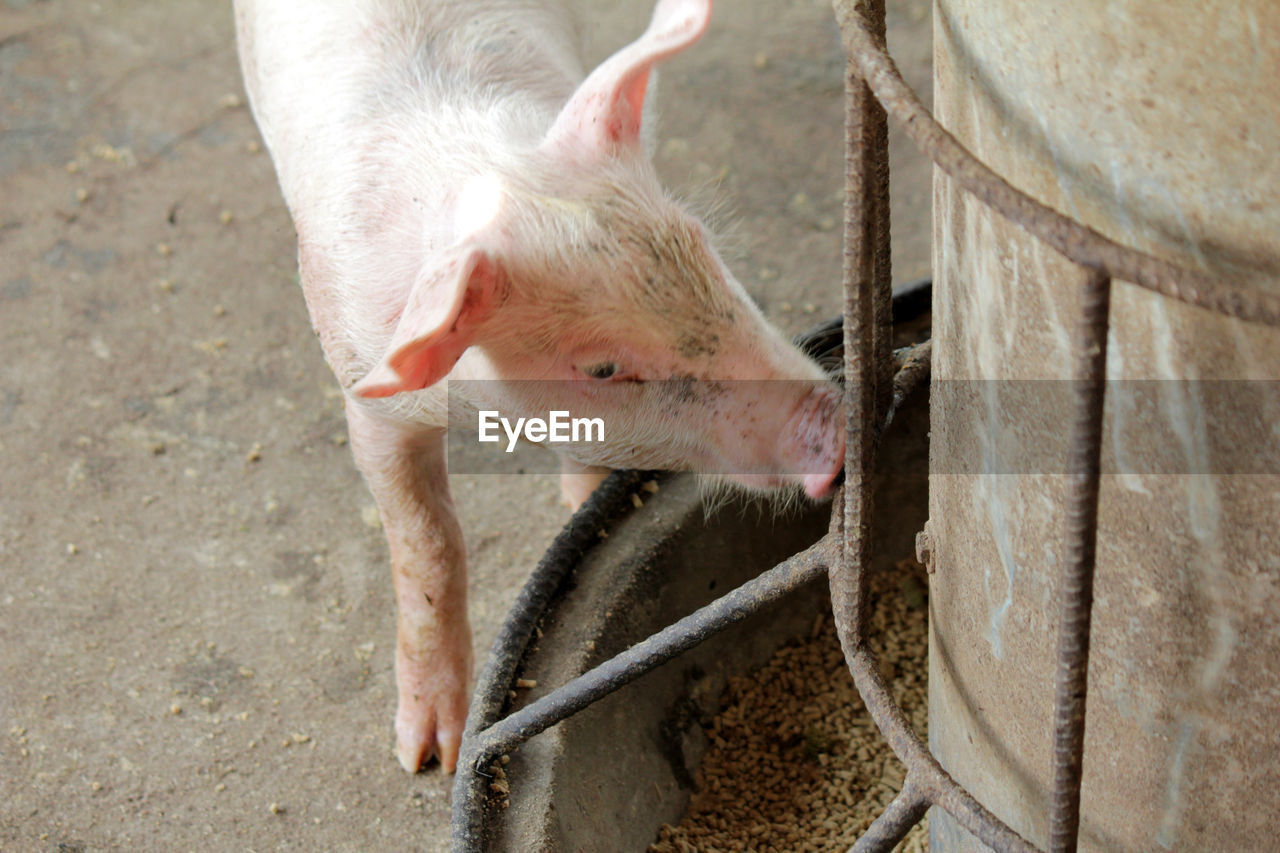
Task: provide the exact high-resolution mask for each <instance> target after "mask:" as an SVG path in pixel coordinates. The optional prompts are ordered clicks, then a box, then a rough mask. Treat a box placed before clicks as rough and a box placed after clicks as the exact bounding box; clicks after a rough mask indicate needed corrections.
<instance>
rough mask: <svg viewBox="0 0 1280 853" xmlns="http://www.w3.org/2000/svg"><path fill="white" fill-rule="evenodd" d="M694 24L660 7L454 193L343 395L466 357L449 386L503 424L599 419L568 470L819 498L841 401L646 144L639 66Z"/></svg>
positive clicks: (692, 15)
mask: <svg viewBox="0 0 1280 853" xmlns="http://www.w3.org/2000/svg"><path fill="white" fill-rule="evenodd" d="M709 14H710V4H709V2H698V0H662V2H660V3H659V5H658V7H657V10H656V11H655V13H654V17H653V22H652V23H651V24H650V27H649V29H648V30H647V31H646V32H645V34H644V35H643V36H642V37H641V38H640V39H639V40H638V41H636V42H635V43H633V44H631V45H629V46H628V47H626V48H624V49H623V50H622V51H620V52H619V53H617V54H615V55H614V56H613V57H611V58H610V59H609V60H607V61H606V62H605V63H604V64H602V65H601V66H600V67H599V68H597V69H596V71H595V72H593V73H592V74H591V75H590V76H589V77H588V78H587V80H586V81H585V82H584V83H583V84H582V85H581V86H580V87H579V88H578V90H577V91H576V92H575V94H574V95H573V97H572V98H571V99H570V100H569V102H568V103H567V104H566V105H565V107H564V108H563V110H562V111H561V112H560V114H559V116H558V117H557V119H556V120H555V122H554V124H553V125H552V127H551V129H550V130H549V132H547V134H546V135H545V137H544V138H543V139H542V140H541V141H540V143H539V144H538V145H537V146H536V147H535V148H534V149H532V150H527V151H525V152H523V153H522V154H521V155H520V156H519V157H511V158H508V159H506V160H503V161H500V160H498V159H496V158H495V159H494V160H493V161H492V163H491V167H490V168H486V169H484V170H481V171H480V172H478V173H477V174H476V175H475V176H474V177H473V178H472V179H470V180H469V181H467V182H466V183H465V184H464V185H463V186H462V187H461V189H460V190H459V192H458V193H457V195H456V197H455V201H454V209H453V211H452V221H453V230H452V233H451V235H450V238H449V239H450V246H449V248H447V249H446V250H445V251H443V252H439V253H435V254H434V256H433V258H432V260H431V261H430V262H429V264H428V265H427V266H426V268H424V270H423V271H422V273H421V274H420V275H419V277H418V279H417V281H416V282H415V283H414V285H413V287H412V289H411V290H410V292H409V294H408V300H407V303H406V304H405V306H404V309H403V311H401V312H400V313H399V316H398V318H397V320H396V325H395V330H394V332H393V333H392V335H391V339H390V343H389V345H388V348H387V351H386V353H385V355H384V356H383V358H382V360H381V361H380V362H379V363H378V364H377V366H376V367H374V369H373V370H372V371H371V372H370V373H369V374H368V375H367V376H366V377H365V378H364V379H362V380H361V381H360V382H359V383H357V384H356V385H355V386H354V388H353V389H352V390H353V392H354V393H356V394H357V395H359V396H362V397H384V396H390V395H394V394H398V393H401V392H410V391H416V390H419V389H422V388H426V387H428V386H430V385H433V384H434V383H436V382H437V381H439V380H440V379H442V378H443V377H444V376H445V375H446V374H449V373H450V372H451V371H453V370H454V368H455V365H458V363H459V361H460V360H462V365H459V370H458V373H457V374H455V375H459V374H460V375H464V376H466V377H468V378H479V377H489V378H493V379H499V380H502V382H500V383H489V384H491V385H492V386H494V387H495V388H500V389H502V390H501V392H498V391H495V394H498V395H499V396H500V397H501V398H502V400H501V402H503V403H505V404H506V405H508V406H511V407H513V408H514V413H515V414H545V413H546V412H547V411H548V410H550V409H566V410H569V411H572V412H574V413H575V414H579V413H583V414H586V415H590V416H593V417H594V416H600V417H602V418H603V419H604V420H605V423H606V435H605V441H604V442H602V443H600V444H581V445H577V446H575V447H574V448H572V450H571V451H570V452H571V454H572V455H573V456H575V457H576V458H578V459H579V460H580V461H582V462H586V463H591V464H601V465H609V466H611V467H655V468H658V467H660V468H677V469H694V470H700V471H703V472H707V473H713V474H723V475H726V476H728V477H729V478H730V479H732V480H735V481H737V482H739V483H742V484H745V485H748V486H751V487H766V488H771V487H778V486H784V485H787V484H791V483H802V484H803V485H804V488H805V491H806V492H808V493H809V494H810V495H811V496H813V497H820V496H822V495H824V494H825V493H826V492H827V491H828V490H829V489H830V487H831V484H832V482H833V481H834V480H835V478H836V476H837V475H838V473H839V470H840V466H841V462H842V457H843V448H844V435H843V428H842V424H841V419H840V417H839V405H838V403H839V398H838V393H837V392H836V390H835V389H834V388H833V387H832V386H831V385H830V384H829V383H828V382H827V381H826V379H825V377H824V375H823V373H822V371H821V370H820V369H819V368H818V366H817V365H816V364H814V363H813V362H812V361H811V360H810V359H808V358H806V357H805V356H804V355H802V354H801V353H800V352H799V351H798V350H797V349H796V348H795V347H793V346H792V345H790V344H789V343H787V342H786V341H785V340H784V339H783V338H782V337H781V336H780V335H779V334H778V333H777V332H776V331H775V330H774V329H773V328H772V327H771V326H769V324H768V323H767V322H766V321H765V319H764V318H763V316H762V315H761V313H760V311H759V310H758V308H757V307H756V306H755V305H754V304H753V303H752V301H751V299H750V298H749V296H748V295H747V294H746V292H745V291H744V290H743V288H742V286H741V285H740V284H739V283H738V282H737V280H736V279H735V278H734V277H733V275H732V274H731V273H730V272H729V271H728V269H727V268H726V266H725V264H724V263H723V261H722V260H721V258H720V256H719V254H718V253H717V252H716V251H715V249H714V248H713V247H712V245H711V242H710V239H709V236H708V234H707V231H706V229H705V228H704V227H703V225H702V224H701V223H700V222H699V221H698V220H697V219H696V218H694V217H693V216H692V215H691V214H689V213H688V212H687V211H685V210H684V209H683V208H682V207H681V206H680V205H679V204H678V203H676V202H675V201H674V200H673V199H672V198H671V197H670V196H669V195H668V194H667V193H666V192H665V191H664V190H663V188H662V186H661V185H660V183H659V182H658V179H657V176H656V174H655V172H654V170H653V167H652V164H651V162H650V160H649V157H648V154H647V152H646V151H645V147H644V145H643V143H642V141H641V131H642V124H643V122H644V96H645V90H646V86H647V83H648V79H649V74H650V71H651V69H652V67H653V65H654V64H655V63H656V62H657V61H659V60H660V59H663V58H664V57H666V56H669V55H671V54H673V53H675V52H677V51H679V50H681V49H683V48H684V47H686V46H688V45H689V44H691V43H692V42H693V41H695V40H696V39H697V38H698V36H699V35H701V33H702V32H703V30H704V29H705V27H706V23H707V19H708V17H709ZM519 380H538V381H536V382H521V381H519ZM545 380H553V381H545ZM491 399H492V398H491Z"/></svg>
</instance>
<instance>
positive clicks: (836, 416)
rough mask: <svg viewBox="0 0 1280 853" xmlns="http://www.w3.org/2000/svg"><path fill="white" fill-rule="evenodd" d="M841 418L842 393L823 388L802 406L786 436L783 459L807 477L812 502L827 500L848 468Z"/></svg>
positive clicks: (807, 492) (805, 489)
mask: <svg viewBox="0 0 1280 853" xmlns="http://www.w3.org/2000/svg"><path fill="white" fill-rule="evenodd" d="M840 415H841V406H840V393H839V392H838V391H837V390H836V389H835V388H832V387H830V386H823V387H820V388H817V389H815V390H814V391H813V393H811V394H809V395H808V396H806V397H805V398H804V399H803V400H802V401H801V402H800V405H799V406H797V407H796V411H795V414H793V415H792V417H791V421H790V423H789V424H788V425H787V429H786V430H785V431H784V432H783V435H782V441H783V446H782V448H781V451H782V456H783V458H784V459H786V460H787V462H788V463H789V466H790V467H791V470H793V471H797V472H800V473H801V474H802V475H803V476H802V482H803V484H804V491H805V494H807V495H808V496H809V497H811V498H823V497H826V496H827V494H829V493H830V492H831V487H832V484H833V483H835V481H836V479H837V478H838V477H839V476H840V471H841V469H842V468H843V467H844V422H843V418H841V416H840Z"/></svg>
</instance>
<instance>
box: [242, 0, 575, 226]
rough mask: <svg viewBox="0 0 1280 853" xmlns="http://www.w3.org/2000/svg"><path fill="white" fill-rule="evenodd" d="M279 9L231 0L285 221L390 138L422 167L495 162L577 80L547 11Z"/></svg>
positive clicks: (340, 3) (337, 1) (441, 5)
mask: <svg viewBox="0 0 1280 853" xmlns="http://www.w3.org/2000/svg"><path fill="white" fill-rule="evenodd" d="M291 7H292V4H290V3H283V4H273V3H267V2H263V0H239V2H237V7H236V18H237V29H238V31H239V39H238V41H239V45H240V51H241V63H242V66H243V69H244V76H245V80H246V86H247V88H248V92H249V97H250V101H251V104H252V106H253V109H254V113H255V117H256V118H257V120H258V124H259V127H260V128H261V130H262V134H263V137H264V139H265V141H266V143H267V147H268V149H269V150H270V151H271V154H272V157H273V159H274V160H275V163H276V167H277V171H278V173H279V177H280V183H281V187H282V189H283V191H284V195H285V199H286V201H287V202H288V204H289V206H290V209H291V210H293V211H294V212H295V214H296V212H297V211H298V210H300V209H307V208H311V207H313V201H314V195H315V194H316V193H322V194H328V193H331V192H332V191H333V188H334V187H335V186H342V185H343V184H344V182H345V181H346V180H347V179H348V176H349V175H350V174H351V172H352V170H353V169H355V170H358V169H359V167H360V163H361V159H362V158H364V157H365V156H366V151H367V149H368V148H369V146H373V147H374V148H378V147H380V146H382V143H383V141H384V140H385V139H386V138H387V137H388V136H395V137H398V138H399V139H398V140H397V141H402V143H403V144H409V145H413V146H414V147H415V148H416V149H417V150H418V151H419V152H420V155H419V156H422V157H424V158H426V159H427V161H428V165H431V164H434V163H440V164H445V163H448V162H451V161H456V160H457V159H458V158H459V157H463V158H465V159H472V158H473V157H475V156H483V155H482V154H481V152H477V151H476V150H475V149H476V147H477V145H479V146H482V147H483V146H493V147H496V148H497V149H499V150H498V151H497V152H496V153H497V154H498V156H501V155H502V153H503V152H502V150H501V149H502V148H510V147H512V146H521V145H525V144H533V143H535V142H536V139H537V138H538V137H539V136H540V134H541V133H542V132H544V131H545V130H546V128H547V126H549V124H550V122H551V121H552V119H553V118H554V116H555V114H556V113H557V111H558V110H559V108H560V106H562V105H563V104H564V102H565V101H566V100H567V99H568V97H569V95H570V94H571V93H572V91H573V89H574V87H575V86H576V85H577V84H578V83H579V82H580V81H581V79H582V77H583V72H582V68H581V63H580V60H579V58H578V44H577V42H578V39H577V35H576V32H575V30H574V25H573V23H572V21H571V20H570V16H569V15H568V13H567V11H566V10H565V9H564V8H563V7H562V6H561V5H560V4H558V3H540V2H529V0H468V2H439V0H436V1H435V2H413V0H365V2H351V0H330V2H319V3H310V4H308V14H307V15H306V16H298V15H297V10H296V9H292V8H291ZM300 18H304V19H300ZM286 69H287V73H286ZM300 69H301V71H300ZM393 147H394V146H393ZM441 177H442V178H445V179H446V180H447V178H448V176H447V174H446V175H441Z"/></svg>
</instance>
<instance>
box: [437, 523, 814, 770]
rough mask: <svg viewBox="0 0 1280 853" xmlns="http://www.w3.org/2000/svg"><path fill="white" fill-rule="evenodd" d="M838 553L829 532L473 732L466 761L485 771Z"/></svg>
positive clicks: (800, 581) (798, 582) (785, 591)
mask: <svg viewBox="0 0 1280 853" xmlns="http://www.w3.org/2000/svg"><path fill="white" fill-rule="evenodd" d="M835 549H836V542H835V541H834V539H833V537H832V535H831V534H827V535H826V536H824V537H823V538H822V539H820V540H819V541H818V542H817V543H815V544H814V545H811V546H810V547H809V548H807V549H805V550H804V551H801V552H800V553H799V554H796V555H795V556H793V557H791V558H789V559H787V560H785V561H783V562H781V563H779V564H778V565H776V566H774V567H773V568H772V569H769V570H768V571H767V572H763V573H761V574H760V575H759V576H757V577H755V578H753V579H752V580H749V581H747V582H746V583H745V584H743V585H742V586H740V587H738V588H737V589H735V590H734V591H733V592H730V593H728V594H726V595H724V596H721V597H720V598H718V599H716V600H715V601H713V602H711V603H710V604H708V605H706V606H704V607H701V608H699V609H698V610H695V611H694V612H693V613H691V614H689V615H688V616H686V617H684V618H683V619H681V620H679V621H678V622H675V623H674V624H671V625H668V626H667V627H666V628H664V629H662V630H661V631H659V632H658V633H657V634H654V635H653V636H651V637H647V638H646V639H644V640H642V641H641V642H639V643H636V644H635V645H634V646H632V647H631V648H629V649H627V650H626V651H624V652H621V653H620V654H618V655H615V656H614V657H612V658H610V659H609V660H607V661H605V662H604V663H602V664H600V665H599V666H596V667H595V668H594V669H591V670H589V671H588V672H585V673H583V674H582V675H579V676H578V677H577V678H575V679H573V680H572V681H570V682H568V683H567V684H564V685H562V686H560V687H557V688H556V689H555V690H553V691H551V692H550V693H548V694H547V695H545V696H542V697H540V698H538V699H537V700H535V701H534V702H531V703H530V704H528V705H526V706H525V707H523V708H521V709H520V710H518V711H516V712H514V713H512V714H511V715H510V716H507V717H504V718H503V719H501V720H499V721H497V722H496V723H494V724H493V725H491V726H489V727H488V728H487V729H485V730H483V731H479V732H475V733H474V734H472V735H471V737H470V739H469V740H468V741H467V742H466V743H465V744H464V750H465V754H464V755H463V756H462V758H463V760H465V761H466V762H467V763H468V765H469V766H471V767H477V768H482V767H483V766H485V765H487V764H489V763H490V762H491V761H493V760H494V759H495V758H497V757H498V756H500V755H502V754H503V753H505V752H510V751H511V750H512V749H514V748H515V747H517V746H519V745H520V744H522V743H524V742H525V741H526V740H528V739H529V738H531V737H533V736H534V735H536V734H538V733H539V732H541V731H543V730H545V729H547V728H550V727H551V726H553V725H555V724H556V723H558V722H560V721H561V720H563V719H565V718H566V717H569V716H571V715H573V714H575V713H577V712H578V711H580V710H582V709H583V708H585V707H587V706H588V705H590V704H591V703H592V702H595V701H596V700H598V699H602V698H603V697H605V696H608V695H609V694H610V693H612V692H613V691H615V690H617V689H618V688H620V687H622V686H624V685H626V684H629V683H630V682H632V681H634V680H636V679H637V678H639V677H640V676H642V675H644V674H645V673H646V672H648V671H649V670H651V669H654V668H655V667H657V666H660V665H662V664H664V663H666V662H667V661H669V660H671V659H672V658H674V657H675V656H676V655H678V654H680V653H681V652H684V651H687V650H688V649H691V648H693V647H694V646H696V645H697V644H698V643H701V642H702V641H703V640H705V639H707V638H708V637H710V636H712V635H714V634H718V633H719V632H720V631H723V630H724V629H725V628H728V627H729V626H730V625H733V624H734V623H736V622H740V621H742V620H743V619H745V618H747V617H748V616H751V615H752V614H754V613H757V612H758V611H760V610H761V609H762V608H764V607H765V606H766V605H768V604H770V603H772V602H774V601H777V600H778V599H780V598H783V597H785V596H787V595H789V594H790V593H792V592H794V591H795V590H797V589H799V588H800V587H801V586H803V585H804V584H806V583H808V582H809V581H812V580H814V579H816V578H819V577H821V576H822V575H823V573H824V572H826V571H827V567H828V566H829V565H830V564H831V562H832V561H833V558H834V556H835V554H834V551H835ZM459 764H460V765H461V764H462V762H461V761H460V762H459Z"/></svg>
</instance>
